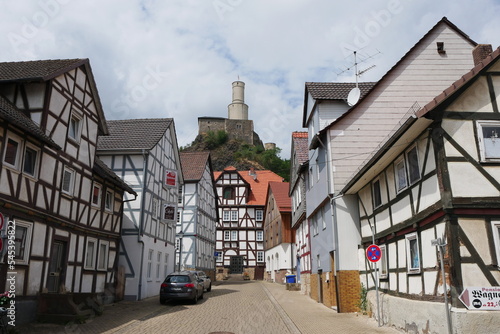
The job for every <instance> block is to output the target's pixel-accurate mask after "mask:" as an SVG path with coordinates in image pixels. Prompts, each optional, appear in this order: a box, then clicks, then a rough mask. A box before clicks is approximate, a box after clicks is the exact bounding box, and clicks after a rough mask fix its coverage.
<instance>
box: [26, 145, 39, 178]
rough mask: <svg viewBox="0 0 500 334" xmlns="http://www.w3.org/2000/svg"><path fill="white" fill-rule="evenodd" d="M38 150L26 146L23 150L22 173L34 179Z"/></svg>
mask: <svg viewBox="0 0 500 334" xmlns="http://www.w3.org/2000/svg"><path fill="white" fill-rule="evenodd" d="M39 152H40V151H39V150H37V149H35V148H34V147H31V146H28V145H27V146H26V147H25V149H24V162H23V172H24V173H25V174H28V175H30V176H33V177H36V174H37V165H38V156H39Z"/></svg>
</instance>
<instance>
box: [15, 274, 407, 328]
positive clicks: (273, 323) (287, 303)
mask: <svg viewBox="0 0 500 334" xmlns="http://www.w3.org/2000/svg"><path fill="white" fill-rule="evenodd" d="M18 329H19V331H20V333H54V334H56V333H57V334H58V333H134V334H137V333H173V334H174V333H175V334H187V333H196V334H209V333H234V334H253V333H255V334H257V333H259V334H260V333H277V334H280V333H283V334H285V333H291V334H299V333H303V334H306V333H311V334H313V333H322V334H324V333H349V334H351V333H398V331H396V330H394V329H391V328H387V327H380V328H379V327H377V323H376V321H375V320H374V319H371V318H368V317H366V316H361V315H356V314H338V313H336V312H335V311H333V310H331V309H329V308H327V307H325V306H324V305H322V304H318V303H316V302H315V301H313V300H312V299H310V298H309V297H306V296H304V295H301V294H300V293H299V292H296V291H294V292H292V291H287V290H286V289H285V287H284V286H283V285H280V284H276V283H266V282H256V281H248V282H247V281H224V282H217V285H214V286H213V288H212V291H211V292H208V293H205V296H204V299H203V300H200V301H199V302H198V304H196V305H192V304H190V303H189V302H170V303H167V305H160V303H159V302H158V298H155V297H153V298H148V299H146V300H143V301H139V302H119V303H116V304H114V305H109V306H107V307H106V309H105V312H104V314H103V315H102V316H100V317H96V318H94V319H91V320H89V321H87V322H86V323H85V324H75V325H67V326H60V325H54V324H30V325H27V326H22V327H20V328H18Z"/></svg>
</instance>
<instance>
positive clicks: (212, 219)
mask: <svg viewBox="0 0 500 334" xmlns="http://www.w3.org/2000/svg"><path fill="white" fill-rule="evenodd" d="M180 158H181V165H182V174H183V176H184V186H183V190H182V196H180V197H179V198H180V200H179V202H180V203H179V208H178V212H179V219H178V221H177V240H178V242H179V243H180V239H179V232H181V231H182V233H183V238H182V254H181V260H180V266H181V269H190V270H202V271H204V272H205V273H206V274H207V275H208V276H210V277H211V279H212V280H213V281H215V241H216V226H217V222H218V218H219V217H218V210H217V191H216V189H215V180H214V174H213V170H212V162H211V159H210V152H181V153H180ZM180 248H181V247H180V244H179V250H178V252H179V251H180Z"/></svg>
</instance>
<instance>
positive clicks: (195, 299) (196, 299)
mask: <svg viewBox="0 0 500 334" xmlns="http://www.w3.org/2000/svg"><path fill="white" fill-rule="evenodd" d="M196 303H198V292H197V293H195V295H194V298H193V304H196Z"/></svg>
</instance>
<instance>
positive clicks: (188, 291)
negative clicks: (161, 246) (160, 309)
mask: <svg viewBox="0 0 500 334" xmlns="http://www.w3.org/2000/svg"><path fill="white" fill-rule="evenodd" d="M203 290H204V289H203V280H202V279H200V278H198V276H197V275H196V273H194V272H189V271H181V272H174V273H171V274H170V275H168V276H167V277H166V278H165V280H164V281H163V283H162V284H161V286H160V303H162V304H165V303H166V302H167V299H189V300H191V301H192V302H193V304H196V303H197V302H198V299H203Z"/></svg>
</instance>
